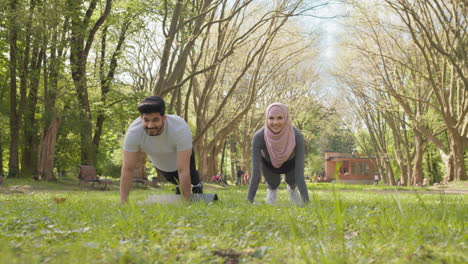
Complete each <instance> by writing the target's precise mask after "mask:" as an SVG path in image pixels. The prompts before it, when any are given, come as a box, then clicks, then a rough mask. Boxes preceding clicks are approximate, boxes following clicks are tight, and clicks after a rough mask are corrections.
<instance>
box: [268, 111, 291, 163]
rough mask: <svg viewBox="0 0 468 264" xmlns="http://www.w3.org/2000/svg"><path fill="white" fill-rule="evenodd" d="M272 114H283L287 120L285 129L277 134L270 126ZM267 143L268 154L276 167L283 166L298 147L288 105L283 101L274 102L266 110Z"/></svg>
mask: <svg viewBox="0 0 468 264" xmlns="http://www.w3.org/2000/svg"><path fill="white" fill-rule="evenodd" d="M270 115H282V116H283V118H284V119H285V120H286V124H285V126H284V127H283V129H282V130H281V131H280V132H279V133H278V134H275V133H273V131H271V130H270V128H268V117H269V116H270ZM264 138H265V143H266V146H267V150H268V154H270V158H271V164H273V166H274V167H275V168H279V167H281V165H283V163H284V162H285V161H287V160H288V158H289V157H290V156H291V153H292V152H293V150H294V147H296V137H295V135H294V129H293V127H292V125H291V121H290V120H289V113H288V107H287V106H286V105H284V104H282V103H272V104H271V105H269V106H268V108H267V110H266V119H265V132H264Z"/></svg>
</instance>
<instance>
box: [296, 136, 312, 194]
mask: <svg viewBox="0 0 468 264" xmlns="http://www.w3.org/2000/svg"><path fill="white" fill-rule="evenodd" d="M295 134H296V156H295V161H294V163H295V164H294V170H295V174H296V175H295V177H296V184H297V187H298V188H299V192H300V193H301V196H302V201H304V203H308V202H309V193H308V192H307V185H306V182H305V178H304V165H305V147H304V136H302V134H301V133H300V132H299V131H297V130H295Z"/></svg>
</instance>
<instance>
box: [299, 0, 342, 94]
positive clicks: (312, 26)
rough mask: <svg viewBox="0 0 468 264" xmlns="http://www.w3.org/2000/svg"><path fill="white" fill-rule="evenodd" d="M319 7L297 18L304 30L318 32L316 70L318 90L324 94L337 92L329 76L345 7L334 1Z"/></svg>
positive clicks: (333, 81) (336, 50)
mask: <svg viewBox="0 0 468 264" xmlns="http://www.w3.org/2000/svg"><path fill="white" fill-rule="evenodd" d="M331 2H332V3H331V4H329V5H327V6H325V7H321V8H319V9H317V10H315V11H313V12H311V13H310V14H311V15H313V16H314V17H312V16H306V17H302V18H300V19H299V23H300V25H301V26H302V27H303V30H304V31H305V32H308V31H315V32H319V33H320V38H319V41H320V43H319V47H318V48H319V58H318V63H317V70H318V71H319V76H320V80H319V83H318V86H319V88H320V91H321V92H322V93H324V94H326V95H331V94H336V93H337V89H338V87H337V84H336V83H335V80H334V78H333V77H332V76H331V72H332V71H333V69H334V67H335V65H336V60H337V52H338V40H339V37H340V35H341V34H343V27H342V25H341V23H340V22H341V21H342V19H343V16H345V15H346V11H345V8H344V6H343V5H342V4H339V3H337V2H336V1H335V2H333V1H331Z"/></svg>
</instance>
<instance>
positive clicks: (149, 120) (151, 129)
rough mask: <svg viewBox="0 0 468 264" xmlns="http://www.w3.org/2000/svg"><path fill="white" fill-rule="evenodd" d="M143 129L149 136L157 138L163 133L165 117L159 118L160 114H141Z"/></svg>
mask: <svg viewBox="0 0 468 264" xmlns="http://www.w3.org/2000/svg"><path fill="white" fill-rule="evenodd" d="M140 117H141V119H142V120H143V128H144V129H145V132H146V133H147V134H148V135H150V136H159V135H161V134H162V132H163V131H164V123H165V120H166V115H163V116H161V114H160V113H151V114H142V115H141V116H140Z"/></svg>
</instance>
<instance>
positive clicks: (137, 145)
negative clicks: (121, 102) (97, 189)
mask: <svg viewBox="0 0 468 264" xmlns="http://www.w3.org/2000/svg"><path fill="white" fill-rule="evenodd" d="M165 108H166V107H165V103H164V100H163V99H162V98H161V97H159V96H150V97H147V98H145V99H144V100H143V101H142V102H141V103H140V104H139V105H138V111H139V112H140V117H139V118H137V119H135V121H133V123H132V124H131V125H130V127H129V128H128V130H127V133H126V134H125V139H124V155H123V162H122V175H121V181H120V202H121V203H125V202H126V201H127V199H128V195H129V193H130V187H131V184H132V180H133V175H134V171H135V169H136V162H137V156H138V152H139V151H141V152H145V153H146V154H147V155H148V157H149V159H150V161H151V163H152V164H153V166H154V167H155V168H156V170H157V171H158V172H159V173H160V174H162V175H163V176H164V178H166V180H168V181H169V182H171V183H173V184H175V185H177V186H176V194H180V191H182V195H183V197H184V199H185V200H186V201H188V200H189V199H190V196H191V192H193V193H203V186H202V183H201V181H200V176H199V175H198V171H197V170H196V166H195V157H194V153H193V151H192V133H191V132H190V128H189V126H188V124H187V123H186V122H185V121H184V120H183V119H182V118H181V117H179V116H176V115H166V114H165V113H164V112H165ZM179 184H180V188H179V186H178V185H179Z"/></svg>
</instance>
